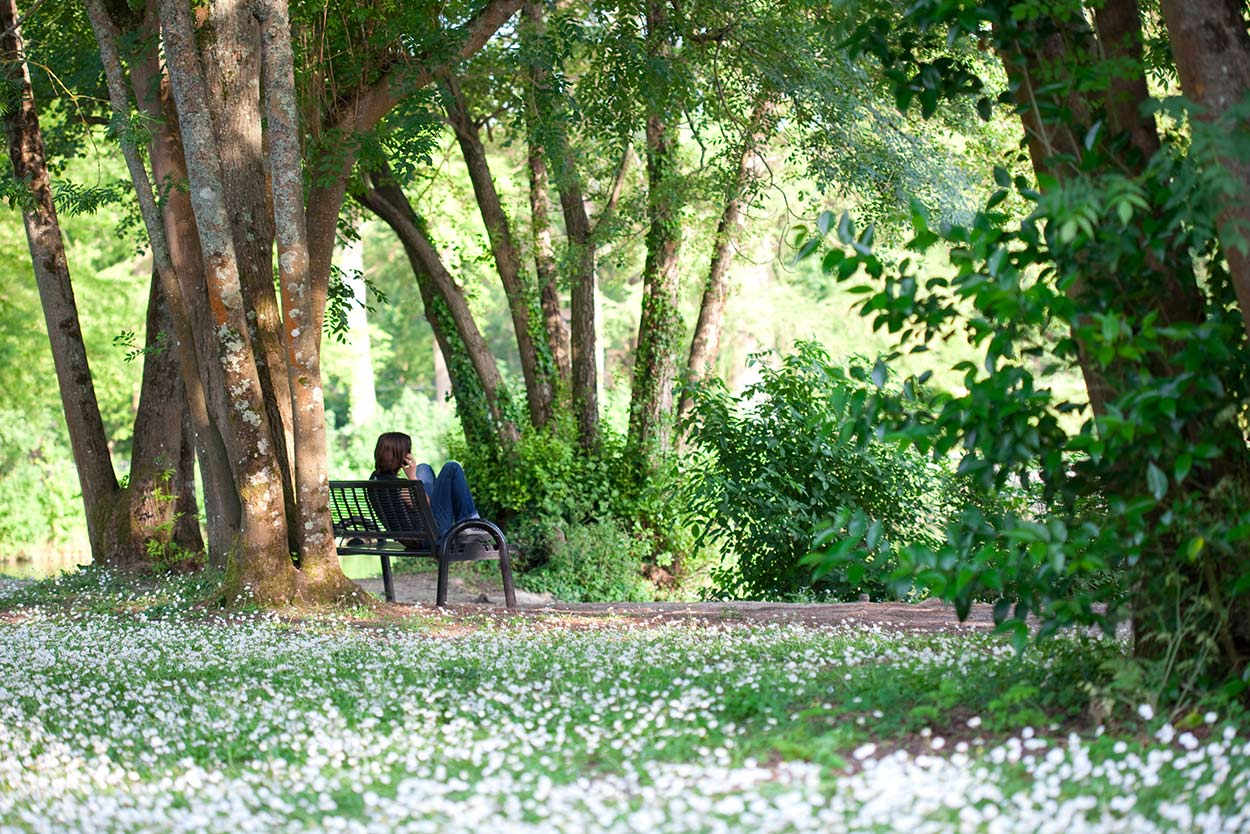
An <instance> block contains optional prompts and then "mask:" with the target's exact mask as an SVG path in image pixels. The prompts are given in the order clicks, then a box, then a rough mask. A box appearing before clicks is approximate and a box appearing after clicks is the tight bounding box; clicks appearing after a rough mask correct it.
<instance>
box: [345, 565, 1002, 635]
mask: <svg viewBox="0 0 1250 834" xmlns="http://www.w3.org/2000/svg"><path fill="white" fill-rule="evenodd" d="M356 582H357V584H359V585H360V586H361V587H362V588H364V589H365V590H366V591H369V592H370V593H373V594H377V595H378V596H381V595H382V580H381V579H358V580H356ZM436 586H437V576H436V575H435V574H434V573H433V572H432V571H431V572H423V573H407V574H399V575H397V576H396V577H395V597H396V602H398V603H400V604H406V605H414V606H418V607H421V608H426V607H430V608H432V607H433V605H434V597H435V590H436ZM447 602H448V610H449V612H450V613H454V614H457V615H465V614H495V613H503V611H504V607H503V590H502V588H501V587H500V585H499V583H498V582H497V581H491V580H490V579H487V578H485V577H482V576H478V575H458V576H457V575H453V576H452V577H451V579H450V582H449V587H448V593H447ZM517 606H518V608H520V610H521V614H522V615H525V616H533V617H538V618H546V617H549V616H551V617H556V618H559V619H561V620H564V621H565V622H566V623H567V622H568V621H569V620H573V621H575V622H574V624H581V625H585V626H593V625H595V624H597V623H600V624H607V623H608V622H613V623H636V624H639V625H644V624H660V623H665V622H673V621H691V622H699V623H704V624H707V625H729V624H734V623H742V624H750V623H799V624H803V625H809V626H834V625H841V624H847V625H851V624H860V625H865V626H873V625H877V626H887V627H890V628H894V629H900V630H906V631H985V630H988V629H992V628H993V627H994V619H993V607H992V606H990V605H974V606H973V607H972V611H971V613H970V615H969V617H968V619H967V620H965V621H964V622H963V623H960V622H959V618H958V617H956V616H955V609H954V607H953V606H951V605H947V604H945V603H942V602H939V601H937V600H927V601H925V602H922V603H919V604H916V605H909V604H905V603H898V602H845V603H833V604H799V603H775V602H645V603H639V602H583V603H571V602H560V601H558V600H556V599H553V598H552V597H551V596H550V595H549V594H531V593H528V592H525V591H521V590H518V591H517Z"/></svg>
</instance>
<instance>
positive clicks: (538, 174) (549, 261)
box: [526, 120, 573, 390]
mask: <svg viewBox="0 0 1250 834" xmlns="http://www.w3.org/2000/svg"><path fill="white" fill-rule="evenodd" d="M531 121H532V120H531ZM527 133H528V140H529V148H528V152H527V153H526V167H527V169H528V173H529V196H530V227H531V229H532V231H533V247H534V271H535V273H536V274H537V276H538V293H539V302H540V304H541V305H542V310H543V329H544V332H545V333H546V335H547V347H548V349H549V350H550V351H551V356H552V358H553V360H554V361H555V364H556V371H557V373H558V374H559V378H560V382H561V385H562V386H563V388H564V390H568V387H569V385H570V381H571V379H572V374H573V369H572V365H571V360H570V358H569V329H568V327H567V326H565V324H564V309H563V305H562V304H561V303H560V285H559V270H558V269H557V268H556V253H555V247H554V245H553V244H552V241H551V200H550V198H549V197H548V196H547V189H548V187H549V183H548V177H547V161H546V160H545V159H543V148H542V145H540V144H538V143H537V137H536V136H535V132H534V128H533V126H532V125H531V126H530V127H529V129H528V131H527Z"/></svg>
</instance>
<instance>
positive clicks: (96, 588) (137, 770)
mask: <svg viewBox="0 0 1250 834" xmlns="http://www.w3.org/2000/svg"><path fill="white" fill-rule="evenodd" d="M212 581H213V578H212V577H171V578H168V579H166V580H163V581H160V582H156V583H141V582H137V581H135V580H131V579H127V578H123V577H118V576H116V575H114V574H110V573H107V572H101V571H95V570H91V571H84V572H82V573H79V574H75V575H70V576H66V577H63V578H61V579H59V580H55V581H48V582H41V583H34V584H24V585H21V586H18V585H15V584H6V583H4V582H3V581H0V831H3V832H6V834H7V832H10V831H11V832H20V831H47V830H56V831H117V832H131V831H135V832H141V831H142V832H146V831H152V832H167V831H183V830H206V831H249V830H258V831H260V830H263V831H358V832H373V831H414V832H422V831H430V832H434V831H437V832H459V831H471V830H472V831H477V830H495V831H526V832H542V831H593V832H598V831H605V832H606V831H640V830H646V831H659V832H712V831H766V832H772V831H778V832H780V831H843V830H846V831H881V832H888V831H935V832H945V831H952V832H953V831H960V832H962V831H969V832H973V831H986V832H999V831H1002V832H1016V831H1047V830H1054V831H1064V832H1080V831H1125V832H1150V831H1176V830H1182V831H1190V830H1193V831H1198V830H1202V831H1228V832H1233V831H1246V830H1250V811H1247V810H1246V809H1247V807H1250V767H1248V765H1250V741H1248V740H1247V736H1248V732H1247V730H1248V729H1250V723H1248V722H1247V721H1246V720H1245V718H1244V716H1242V715H1241V714H1240V713H1239V712H1237V711H1236V710H1235V708H1234V707H1232V706H1230V705H1220V706H1216V707H1215V708H1213V709H1211V710H1209V711H1206V712H1204V713H1202V714H1200V715H1196V716H1195V715H1186V716H1163V715H1159V716H1156V715H1154V711H1153V709H1151V708H1149V707H1148V706H1146V705H1134V704H1125V703H1121V704H1120V705H1119V708H1118V709H1113V710H1112V711H1111V715H1110V717H1109V718H1105V719H1101V720H1100V722H1098V723H1096V722H1095V721H1094V720H1093V719H1092V718H1091V710H1090V708H1089V705H1090V703H1091V700H1096V696H1098V695H1099V693H1100V692H1102V691H1104V689H1105V686H1106V684H1107V682H1108V675H1109V674H1110V673H1109V672H1106V671H1104V670H1107V669H1110V668H1114V662H1115V659H1116V658H1117V657H1118V656H1119V655H1120V653H1121V651H1122V647H1121V646H1119V645H1118V644H1116V643H1115V642H1113V641H1106V640H1101V639H1093V638H1086V637H1077V636H1069V637H1065V638H1062V639H1057V640H1052V641H1050V642H1048V643H1046V644H1044V645H1042V646H1038V647H1034V648H1031V649H1029V650H1028V651H1026V652H1025V653H1024V654H1023V655H1016V654H1015V653H1014V652H1013V651H1012V650H1011V649H1010V647H1009V646H1007V645H1006V644H1005V643H1004V642H1003V641H1001V640H999V639H997V638H995V637H992V636H989V635H984V634H937V635H907V634H901V633H897V632H893V631H890V630H886V629H880V628H873V627H867V626H860V627H839V628H836V629H825V630H812V629H807V628H803V627H798V626H780V625H752V624H749V623H733V624H729V625H720V626H716V627H708V626H689V625H666V626H660V627H647V628H640V627H637V626H634V625H628V624H620V625H617V626H615V627H612V626H609V627H601V628H597V629H569V628H563V627H561V626H560V623H559V621H553V620H545V619H542V618H516V619H502V620H497V619H491V618H481V619H474V620H472V621H470V622H468V623H467V624H466V623H462V622H460V621H456V623H455V624H456V625H458V626H465V625H467V627H464V628H458V629H457V630H456V631H455V634H456V636H454V637H448V636H445V635H446V634H447V628H446V626H447V625H448V624H449V618H447V617H444V616H442V615H438V614H433V615H431V614H428V613H425V614H422V615H421V616H419V617H414V618H413V619H411V620H407V621H402V622H394V621H384V622H380V623H372V624H370V626H371V627H369V628H361V627H360V622H359V619H358V617H359V614H360V613H361V612H356V615H355V616H351V617H349V616H331V615H319V616H314V617H307V618H303V619H301V620H298V621H294V622H293V621H290V620H282V619H279V618H277V617H274V616H272V615H265V614H261V613H259V612H242V613H235V614H232V615H231V616H230V617H228V618H227V617H224V616H221V615H219V614H218V613H216V612H213V611H211V610H206V609H204V608H202V607H200V606H199V604H198V602H199V600H200V599H202V598H204V596H205V594H206V592H207V590H208V588H210V587H211V585H212Z"/></svg>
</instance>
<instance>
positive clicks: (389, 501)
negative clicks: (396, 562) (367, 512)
mask: <svg viewBox="0 0 1250 834" xmlns="http://www.w3.org/2000/svg"><path fill="white" fill-rule="evenodd" d="M369 480H371V481H403V482H404V483H407V482H408V479H407V478H401V477H399V475H398V473H392V474H386V473H384V472H377V471H374V472H371V473H369ZM369 492H370V495H369V503H371V504H372V505H373V511H374V512H375V513H377V514H378V516H379V517H380V518H381V520H382V523H383V524H385V525H386V527H387V529H390V530H424V529H425V522H424V521H423V520H422V518H421V514H420V513H418V512H416V511H415V510H414V509H413V508H412V507H411V506H410V505H409V504H407V503H406V502H405V501H404V499H403V497H402V492H401V491H400V490H389V489H388V490H370V491H369ZM400 542H402V543H403V545H404V546H405V547H408V548H410V549H423V548H425V547H426V546H427V543H426V542H425V541H424V540H420V539H400Z"/></svg>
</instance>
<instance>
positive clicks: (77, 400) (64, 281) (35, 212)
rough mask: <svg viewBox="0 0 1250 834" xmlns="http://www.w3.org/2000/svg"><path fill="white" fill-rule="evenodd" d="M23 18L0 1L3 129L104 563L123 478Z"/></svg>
mask: <svg viewBox="0 0 1250 834" xmlns="http://www.w3.org/2000/svg"><path fill="white" fill-rule="evenodd" d="M17 19H18V14H17V4H16V2H15V0H0V59H3V60H4V61H5V62H6V64H7V67H6V71H7V72H6V74H7V77H8V82H9V90H8V94H7V96H6V98H7V99H8V106H7V109H6V111H5V113H4V128H5V133H6V134H7V137H8V142H9V159H10V161H11V162H12V164H13V174H14V177H15V179H16V181H17V182H19V183H24V184H25V187H24V189H23V190H24V191H25V192H26V194H27V195H28V201H27V199H23V202H22V222H23V224H24V225H25V227H26V240H27V243H28V244H29V246H30V254H31V262H32V265H33V266H34V271H35V283H36V284H37V285H38V288H39V300H40V303H41V305H42V307H43V315H44V321H45V322H46V324H47V328H48V340H49V342H50V343H51V347H52V359H53V362H54V364H55V366H56V377H57V384H58V387H59V388H60V393H61V405H62V407H63V408H64V411H65V422H66V425H67V427H68V429H69V440H70V448H71V449H72V450H73V453H74V463H75V466H76V468H77V469H78V482H79V485H80V487H81V488H82V499H83V507H84V509H85V511H86V516H87V535H88V538H89V539H90V542H91V554H92V558H93V559H94V560H95V561H96V562H97V563H104V562H107V561H108V560H109V558H110V554H109V552H108V550H107V539H108V533H109V531H108V530H107V527H108V516H109V515H110V514H111V513H112V511H113V504H114V502H115V499H116V496H117V492H118V484H117V477H116V475H115V474H114V472H113V463H112V461H111V460H110V459H109V450H108V438H107V437H106V436H105V434H104V423H103V421H102V420H101V418H100V408H99V405H98V402H97V400H96V396H95V386H94V385H93V383H92V379H91V368H90V366H89V365H88V363H87V351H86V347H85V346H84V345H83V341H82V330H81V328H80V327H79V324H78V308H77V305H76V304H75V302H74V289H73V285H72V284H71V283H70V275H69V266H68V264H67V263H66V260H65V244H64V240H63V238H62V237H61V227H60V224H59V223H58V222H57V217H56V208H55V207H54V206H53V204H52V188H51V185H50V183H49V180H48V167H47V160H46V158H45V156H44V149H43V136H42V134H41V132H40V130H39V116H38V113H37V112H36V110H35V101H34V95H33V93H32V92H31V86H30V71H29V69H28V68H27V66H26V60H25V57H24V48H23V43H22V37H21V33H20V32H19V31H18V29H17Z"/></svg>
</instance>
